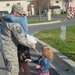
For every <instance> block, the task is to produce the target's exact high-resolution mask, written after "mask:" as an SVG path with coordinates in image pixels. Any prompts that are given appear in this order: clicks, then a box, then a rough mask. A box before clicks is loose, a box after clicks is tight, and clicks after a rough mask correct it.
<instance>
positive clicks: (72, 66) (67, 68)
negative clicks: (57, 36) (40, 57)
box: [36, 38, 75, 75]
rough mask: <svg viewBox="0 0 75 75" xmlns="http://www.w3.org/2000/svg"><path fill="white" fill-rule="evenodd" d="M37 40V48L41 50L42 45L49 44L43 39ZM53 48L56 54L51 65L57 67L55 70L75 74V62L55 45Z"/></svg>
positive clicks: (68, 74)
mask: <svg viewBox="0 0 75 75" xmlns="http://www.w3.org/2000/svg"><path fill="white" fill-rule="evenodd" d="M36 39H37V38H36ZM37 41H38V43H37V44H36V45H37V48H36V49H37V50H40V48H41V46H43V45H48V44H46V43H44V42H43V41H40V40H39V39H37ZM38 46H39V48H38ZM48 46H49V45H48ZM50 47H51V46H50ZM51 48H52V51H53V54H54V59H53V61H52V62H51V66H52V67H53V68H54V69H55V71H57V73H58V74H59V75H75V62H74V61H72V60H70V59H69V58H68V57H66V56H64V55H63V54H62V53H60V52H59V51H57V50H56V49H54V48H53V47H51Z"/></svg>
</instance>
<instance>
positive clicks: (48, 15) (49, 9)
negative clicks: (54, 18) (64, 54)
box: [47, 0, 51, 20]
mask: <svg viewBox="0 0 75 75" xmlns="http://www.w3.org/2000/svg"><path fill="white" fill-rule="evenodd" d="M47 19H48V20H51V8H50V0H48V12H47Z"/></svg>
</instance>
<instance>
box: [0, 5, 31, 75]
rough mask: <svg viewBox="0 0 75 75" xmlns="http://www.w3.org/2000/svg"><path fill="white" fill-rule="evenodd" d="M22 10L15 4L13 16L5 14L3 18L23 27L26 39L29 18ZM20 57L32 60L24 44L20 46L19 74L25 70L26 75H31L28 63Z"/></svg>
mask: <svg viewBox="0 0 75 75" xmlns="http://www.w3.org/2000/svg"><path fill="white" fill-rule="evenodd" d="M22 9H23V7H22V6H21V5H20V4H15V5H13V6H12V12H11V14H3V15H1V16H2V17H3V18H4V19H5V20H6V21H7V22H13V23H19V24H20V25H21V27H22V31H23V33H24V34H25V37H27V34H28V23H27V18H26V15H25V12H24V11H22V12H21V11H20V10H22ZM16 13H17V14H16ZM20 57H23V58H24V57H26V58H30V51H29V47H27V46H24V45H22V44H19V45H18V59H19V69H20V72H19V74H20V75H22V69H24V72H25V74H26V75H30V70H29V67H28V63H27V62H24V61H23V60H24V59H23V58H22V59H20ZM26 58H25V59H26Z"/></svg>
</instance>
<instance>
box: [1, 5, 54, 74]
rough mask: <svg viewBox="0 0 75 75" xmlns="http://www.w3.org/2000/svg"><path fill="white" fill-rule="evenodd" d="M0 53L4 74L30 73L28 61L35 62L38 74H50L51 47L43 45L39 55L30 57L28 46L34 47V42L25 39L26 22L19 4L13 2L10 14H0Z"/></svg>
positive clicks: (26, 32)
mask: <svg viewBox="0 0 75 75" xmlns="http://www.w3.org/2000/svg"><path fill="white" fill-rule="evenodd" d="M0 18H1V23H2V25H1V37H2V54H3V58H4V62H5V65H6V68H7V71H6V75H18V72H19V75H22V69H23V70H24V73H25V75H30V69H29V67H28V62H31V63H36V66H35V68H36V69H37V70H38V75H50V73H49V68H50V67H49V66H50V61H52V59H53V53H52V49H51V48H50V47H49V46H47V45H45V46H43V47H41V50H40V53H39V57H38V59H37V60H34V59H32V58H31V57H30V51H29V50H30V48H32V49H33V50H35V49H36V44H35V43H33V42H32V41H28V40H27V38H28V37H27V35H28V23H27V18H26V14H25V11H24V9H23V7H22V5H21V4H14V5H13V6H12V11H11V13H10V14H1V15H0Z"/></svg>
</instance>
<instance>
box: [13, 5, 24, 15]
mask: <svg viewBox="0 0 75 75" xmlns="http://www.w3.org/2000/svg"><path fill="white" fill-rule="evenodd" d="M12 11H16V12H18V13H19V14H25V11H24V9H23V7H22V6H21V4H14V5H13V6H12Z"/></svg>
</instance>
